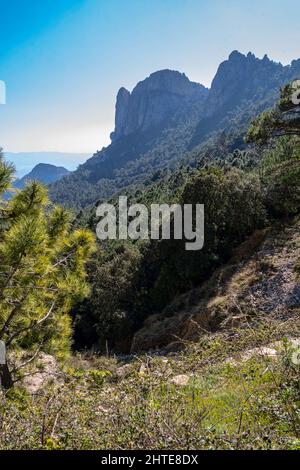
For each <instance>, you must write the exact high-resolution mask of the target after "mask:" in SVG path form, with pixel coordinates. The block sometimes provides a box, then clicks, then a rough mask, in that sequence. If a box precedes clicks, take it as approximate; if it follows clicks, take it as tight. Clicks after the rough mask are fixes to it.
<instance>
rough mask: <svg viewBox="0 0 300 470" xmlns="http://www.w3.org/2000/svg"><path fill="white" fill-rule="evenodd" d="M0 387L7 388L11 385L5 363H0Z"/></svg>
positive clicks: (10, 378)
mask: <svg viewBox="0 0 300 470" xmlns="http://www.w3.org/2000/svg"><path fill="white" fill-rule="evenodd" d="M0 387H3V388H4V389H5V390H8V389H10V388H12V387H13V381H12V377H11V374H10V372H9V369H8V366H7V364H0Z"/></svg>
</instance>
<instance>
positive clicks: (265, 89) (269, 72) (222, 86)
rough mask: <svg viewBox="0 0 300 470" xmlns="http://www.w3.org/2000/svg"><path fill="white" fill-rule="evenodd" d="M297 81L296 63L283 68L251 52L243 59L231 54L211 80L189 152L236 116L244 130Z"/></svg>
mask: <svg viewBox="0 0 300 470" xmlns="http://www.w3.org/2000/svg"><path fill="white" fill-rule="evenodd" d="M299 77H300V61H299V60H294V61H293V62H292V63H291V65H287V66H283V65H282V64H281V63H277V62H274V61H272V60H270V59H269V58H268V56H267V55H265V56H264V57H263V59H259V58H257V57H256V56H255V55H254V54H252V53H251V52H249V53H248V54H247V55H244V54H241V53H240V52H238V51H233V52H232V53H231V54H230V56H229V58H228V59H227V60H226V61H224V62H222V63H221V64H220V66H219V68H218V71H217V73H216V75H215V78H214V79H213V82H212V86H211V89H210V91H209V95H208V98H207V100H206V103H205V107H204V110H203V115H202V117H201V119H200V121H199V123H198V126H197V129H196V132H195V135H194V138H193V139H192V141H191V144H190V148H193V147H195V146H196V145H198V144H200V143H202V142H203V141H204V140H205V139H206V138H207V137H208V136H209V134H210V133H211V132H215V131H216V130H223V129H226V128H228V127H229V123H230V119H232V118H236V117H237V116H242V115H243V116H244V117H243V119H244V121H245V124H246V127H247V125H248V123H249V122H250V121H251V119H252V118H253V117H254V116H255V115H257V114H259V113H260V112H262V111H264V110H266V109H268V108H271V107H273V106H274V104H275V102H276V101H277V100H278V98H279V95H280V88H281V87H282V86H283V85H285V84H286V83H288V82H291V81H292V80H294V79H296V78H299Z"/></svg>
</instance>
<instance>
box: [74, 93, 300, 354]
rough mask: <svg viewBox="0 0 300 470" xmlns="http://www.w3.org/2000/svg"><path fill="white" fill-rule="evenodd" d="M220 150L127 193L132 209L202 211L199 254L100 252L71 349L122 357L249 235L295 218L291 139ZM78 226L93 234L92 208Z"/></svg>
mask: <svg viewBox="0 0 300 470" xmlns="http://www.w3.org/2000/svg"><path fill="white" fill-rule="evenodd" d="M283 96H286V89H284V90H283ZM285 99H286V97H285ZM281 102H282V101H281ZM260 125H261V121H260V120H255V121H254V122H253V125H252V127H251V129H250V130H249V139H251V138H252V140H253V133H254V132H255V130H256V134H257V133H258V129H259V128H260ZM251 136H252V137H251ZM219 142H221V143H222V144H223V146H222V145H221V143H220V144H219V146H217V147H216V148H215V157H216V158H215V159H214V161H212V160H211V159H206V158H205V156H204V155H201V157H202V158H201V159H200V161H199V162H198V168H194V169H193V168H189V167H186V168H181V169H180V170H178V171H175V172H174V173H172V174H170V175H168V176H166V177H164V178H163V177H161V175H159V176H158V182H155V181H154V182H152V183H151V184H149V185H148V187H147V189H145V190H144V191H143V192H141V191H139V190H138V191H136V190H135V191H132V192H129V197H130V202H133V201H138V202H143V203H145V204H148V205H149V204H150V203H151V202H153V201H155V202H160V201H164V202H168V203H174V202H177V203H180V204H185V203H192V204H196V203H203V204H205V211H206V225H205V246H204V249H203V250H201V251H199V252H196V253H193V254H191V253H190V252H188V251H186V250H185V248H184V244H185V240H182V241H178V240H171V241H151V242H143V243H141V242H138V243H132V242H126V243H124V242H122V243H120V242H113V243H107V244H106V245H102V246H101V249H99V251H98V253H97V255H96V257H95V258H94V260H93V261H92V263H91V265H90V269H89V272H90V280H91V284H92V286H93V287H92V295H91V297H90V298H89V299H87V300H85V301H84V302H83V303H82V304H81V305H80V306H79V307H77V308H76V309H75V310H74V316H75V321H76V323H75V324H76V329H75V331H76V334H75V339H76V342H75V344H76V346H77V347H79V348H81V347H92V346H93V347H95V348H96V349H98V350H100V351H106V350H107V348H108V349H109V350H110V351H123V352H128V351H129V349H130V343H131V337H132V335H133V334H134V332H135V331H137V330H138V329H139V328H140V327H141V326H142V324H143V321H144V320H145V319H146V318H147V317H148V316H149V315H151V314H154V313H158V312H161V311H162V310H163V309H164V307H166V306H167V305H168V303H170V302H171V301H172V299H173V298H174V297H175V296H177V295H178V294H180V293H182V292H186V291H187V290H189V289H191V288H192V287H194V286H196V285H199V283H201V282H202V281H204V280H205V279H207V278H208V277H209V275H210V274H211V273H212V272H213V270H214V269H215V268H216V267H217V266H220V265H221V264H222V263H224V262H226V260H228V259H229V258H230V256H231V255H232V253H233V250H234V248H235V247H236V246H238V245H239V244H240V243H241V242H242V241H243V240H244V239H245V238H246V237H247V236H248V235H250V234H251V233H252V232H253V231H254V230H255V229H258V228H262V227H264V226H266V225H267V224H269V223H270V222H272V220H273V219H274V218H276V217H277V218H278V217H291V216H293V215H295V214H297V213H298V212H299V209H300V173H299V172H300V165H299V162H300V160H299V155H300V141H299V138H298V137H297V136H294V137H292V136H288V137H286V136H283V137H280V138H279V139H278V140H277V139H276V140H271V141H269V142H268V143H267V144H266V145H264V146H263V147H255V148H252V149H249V150H245V151H234V152H233V153H228V154H227V155H225V156H223V158H222V159H221V158H218V155H219V152H221V149H223V150H225V149H226V148H228V147H226V145H227V144H226V138H225V141H224V139H223V141H221V139H220V140H219ZM227 151H228V150H227ZM77 224H79V225H86V224H88V225H89V226H90V227H91V228H92V227H95V224H96V218H95V208H94V207H92V208H91V209H90V211H87V212H86V213H84V214H83V213H81V214H80V215H79V217H78V220H77Z"/></svg>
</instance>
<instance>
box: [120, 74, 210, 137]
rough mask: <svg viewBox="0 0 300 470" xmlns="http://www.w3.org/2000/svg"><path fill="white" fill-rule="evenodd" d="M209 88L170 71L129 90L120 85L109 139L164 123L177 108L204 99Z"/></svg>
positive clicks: (156, 75)
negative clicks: (113, 127)
mask: <svg viewBox="0 0 300 470" xmlns="http://www.w3.org/2000/svg"><path fill="white" fill-rule="evenodd" d="M207 94H208V90H207V89H206V88H205V87H204V86H203V85H200V84H198V83H194V82H191V81H190V80H189V79H188V78H187V77H186V75H184V74H182V73H179V72H175V71H172V70H162V71H159V72H155V73H153V74H151V75H150V77H148V78H146V80H144V81H142V82H140V83H138V84H137V86H136V87H135V88H134V90H133V91H132V93H130V92H129V91H127V90H126V89H125V88H121V89H120V91H119V93H118V96H117V103H116V119H115V131H114V132H113V133H112V134H111V139H112V141H113V142H114V141H116V140H118V139H119V138H121V137H124V136H126V135H129V134H132V133H133V132H136V131H139V130H140V131H145V130H147V129H149V128H152V127H157V126H160V125H163V124H165V123H167V122H168V120H169V119H171V118H172V117H173V115H174V113H176V112H177V111H178V110H180V109H181V108H184V107H186V106H187V105H189V104H192V103H193V102H194V101H195V100H199V101H204V99H205V98H206V96H207Z"/></svg>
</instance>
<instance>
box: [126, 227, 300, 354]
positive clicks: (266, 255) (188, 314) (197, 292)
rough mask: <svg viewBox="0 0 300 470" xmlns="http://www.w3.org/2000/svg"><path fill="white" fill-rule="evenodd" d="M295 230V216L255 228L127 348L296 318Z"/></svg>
mask: <svg viewBox="0 0 300 470" xmlns="http://www.w3.org/2000/svg"><path fill="white" fill-rule="evenodd" d="M299 234H300V219H299V218H297V219H296V220H295V221H294V222H293V223H292V224H290V225H289V224H284V223H283V224H282V223H279V224H276V225H275V226H274V227H272V228H270V229H265V230H261V231H257V232H255V233H254V234H253V235H252V236H251V237H250V238H249V239H248V240H246V241H245V242H244V243H243V244H242V245H241V246H240V247H239V248H237V249H236V250H235V252H234V256H233V257H232V259H231V260H230V261H229V262H228V263H227V264H226V265H225V266H222V267H221V268H220V269H218V270H216V272H215V273H214V274H213V276H212V277H211V278H210V279H209V280H208V281H207V282H205V283H204V284H203V285H201V286H200V287H198V288H196V289H193V290H190V291H189V292H187V293H186V294H183V295H182V296H179V297H177V298H175V299H174V301H173V302H172V303H171V304H170V305H168V306H167V308H166V309H164V311H163V312H162V313H161V314H160V315H155V316H150V317H149V318H148V319H147V320H146V322H145V325H144V327H143V328H142V329H141V330H140V331H138V332H137V333H136V334H135V336H134V339H133V343H132V351H149V350H151V349H154V350H155V349H156V348H163V349H166V350H168V351H172V350H174V349H175V350H176V349H178V348H180V347H182V346H183V345H184V344H185V343H186V342H187V341H193V340H196V339H197V338H198V337H199V336H201V335H202V334H203V332H207V333H208V332H216V331H226V330H228V329H231V328H233V327H241V326H245V325H247V323H248V322H250V323H251V321H252V320H253V319H254V321H256V319H257V318H261V319H262V321H264V319H265V320H266V321H267V320H268V319H276V320H279V321H280V320H285V321H288V320H289V319H291V320H292V319H293V318H295V319H297V318H298V316H299V313H300V310H299V308H300V279H299V277H297V274H296V271H295V267H296V264H297V262H298V260H299V259H300V236H299Z"/></svg>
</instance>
